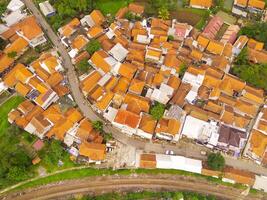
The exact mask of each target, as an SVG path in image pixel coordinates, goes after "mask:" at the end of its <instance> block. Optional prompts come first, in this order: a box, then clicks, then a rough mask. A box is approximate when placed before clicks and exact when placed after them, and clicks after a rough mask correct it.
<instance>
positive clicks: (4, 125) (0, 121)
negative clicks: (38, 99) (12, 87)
mask: <svg viewBox="0 0 267 200" xmlns="http://www.w3.org/2000/svg"><path fill="white" fill-rule="evenodd" d="M23 100H24V98H23V97H21V96H13V97H11V98H10V99H8V100H7V101H6V102H5V103H3V104H2V105H1V106H0V136H2V135H3V134H4V133H5V131H6V130H7V129H8V127H10V124H9V122H8V120H7V114H8V113H9V112H10V111H11V110H12V108H16V107H17V106H18V105H19V104H20V103H21V102H22V101H23Z"/></svg>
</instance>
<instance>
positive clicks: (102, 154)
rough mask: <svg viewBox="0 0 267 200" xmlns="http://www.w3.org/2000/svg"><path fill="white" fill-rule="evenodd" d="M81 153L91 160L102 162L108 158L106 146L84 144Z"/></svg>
mask: <svg viewBox="0 0 267 200" xmlns="http://www.w3.org/2000/svg"><path fill="white" fill-rule="evenodd" d="M79 153H80V155H82V156H86V157H88V158H89V159H91V160H96V161H101V160H105V158H106V145H105V144H97V143H88V142H85V141H84V142H83V143H82V144H81V145H80V147H79Z"/></svg>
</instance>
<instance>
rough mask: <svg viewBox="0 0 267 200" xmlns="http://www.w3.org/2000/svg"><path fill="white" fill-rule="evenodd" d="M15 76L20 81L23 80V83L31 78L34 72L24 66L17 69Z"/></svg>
mask: <svg viewBox="0 0 267 200" xmlns="http://www.w3.org/2000/svg"><path fill="white" fill-rule="evenodd" d="M15 76H16V79H17V80H18V81H21V82H22V83H26V81H27V80H29V78H30V77H32V76H33V73H32V72H31V71H30V70H28V69H27V68H26V67H23V68H20V69H18V70H17V71H16V74H15Z"/></svg>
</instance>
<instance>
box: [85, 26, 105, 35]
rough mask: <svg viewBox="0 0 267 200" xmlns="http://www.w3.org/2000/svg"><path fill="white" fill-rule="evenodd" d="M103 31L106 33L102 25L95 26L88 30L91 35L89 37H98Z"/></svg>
mask: <svg viewBox="0 0 267 200" xmlns="http://www.w3.org/2000/svg"><path fill="white" fill-rule="evenodd" d="M102 33H104V30H103V28H102V27H101V26H93V27H92V28H90V29H89V30H88V32H87V35H88V36H89V38H96V37H98V36H100V35H101V34H102Z"/></svg>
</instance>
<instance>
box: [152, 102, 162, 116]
mask: <svg viewBox="0 0 267 200" xmlns="http://www.w3.org/2000/svg"><path fill="white" fill-rule="evenodd" d="M164 111H165V106H164V105H163V104H162V103H159V102H156V103H155V104H154V105H153V106H152V107H151V109H150V114H151V115H152V117H153V119H155V120H160V119H161V118H162V117H163V115H164Z"/></svg>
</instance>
